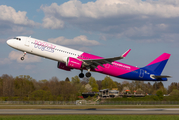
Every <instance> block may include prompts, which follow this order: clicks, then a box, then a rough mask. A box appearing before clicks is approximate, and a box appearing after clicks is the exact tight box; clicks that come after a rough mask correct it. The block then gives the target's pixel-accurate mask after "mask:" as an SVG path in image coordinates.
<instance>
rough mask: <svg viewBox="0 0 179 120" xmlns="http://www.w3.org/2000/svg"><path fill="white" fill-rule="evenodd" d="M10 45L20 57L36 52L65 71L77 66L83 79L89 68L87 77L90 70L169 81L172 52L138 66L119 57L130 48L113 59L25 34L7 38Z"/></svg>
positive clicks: (126, 53) (23, 57)
mask: <svg viewBox="0 0 179 120" xmlns="http://www.w3.org/2000/svg"><path fill="white" fill-rule="evenodd" d="M7 44H8V45H9V46H10V47H12V48H15V49H17V50H20V51H22V52H23V55H22V57H21V58H20V59H21V60H24V59H25V56H26V53H29V54H33V55H37V56H40V57H44V58H48V59H51V60H55V61H57V67H58V68H59V69H63V70H66V71H71V70H72V69H78V70H80V71H81V73H80V74H79V77H80V78H83V77H84V73H83V70H87V73H86V74H85V76H86V77H91V72H90V71H93V72H99V73H103V74H106V75H110V76H114V77H117V78H122V79H128V80H138V81H167V78H169V77H170V76H167V75H161V73H162V71H163V69H164V67H165V65H166V63H167V61H168V59H169V58H170V54H168V53H163V54H162V55H160V56H159V57H158V58H156V59H155V60H153V61H152V62H151V63H149V64H148V65H146V66H145V67H142V68H138V67H135V66H131V65H127V64H124V63H121V62H117V61H116V60H120V59H123V58H125V57H126V56H127V55H128V53H129V52H130V51H131V49H129V50H127V51H126V52H125V53H124V54H122V55H121V56H118V57H113V58H103V57H99V56H96V55H92V54H89V53H86V52H82V51H79V50H74V49H71V48H67V47H64V46H60V45H56V44H53V43H50V42H46V41H42V40H39V39H35V38H32V37H31V36H30V37H25V36H17V37H15V38H13V39H9V40H7Z"/></svg>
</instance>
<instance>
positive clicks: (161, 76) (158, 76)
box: [152, 75, 171, 79]
mask: <svg viewBox="0 0 179 120" xmlns="http://www.w3.org/2000/svg"><path fill="white" fill-rule="evenodd" d="M152 77H153V78H155V79H160V78H171V76H168V75H153V76H152Z"/></svg>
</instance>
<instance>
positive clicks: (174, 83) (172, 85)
mask: <svg viewBox="0 0 179 120" xmlns="http://www.w3.org/2000/svg"><path fill="white" fill-rule="evenodd" d="M173 89H178V90H179V87H178V84H177V83H176V82H172V83H171V84H170V85H169V86H168V93H171V92H172V91H173Z"/></svg>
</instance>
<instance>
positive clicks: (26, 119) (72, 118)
mask: <svg viewBox="0 0 179 120" xmlns="http://www.w3.org/2000/svg"><path fill="white" fill-rule="evenodd" d="M58 119H59V120H178V119H179V115H8V116H7V115H0V120H58Z"/></svg>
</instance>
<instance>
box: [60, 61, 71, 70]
mask: <svg viewBox="0 0 179 120" xmlns="http://www.w3.org/2000/svg"><path fill="white" fill-rule="evenodd" d="M57 68H59V69H63V70H66V71H71V68H70V67H68V66H66V64H65V63H62V62H58V64H57Z"/></svg>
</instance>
